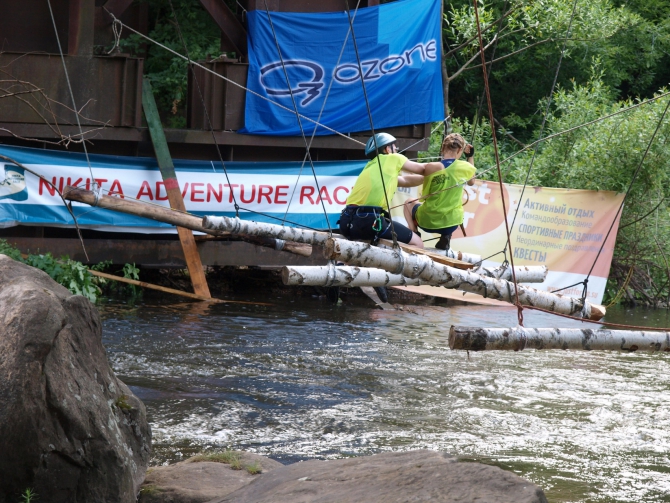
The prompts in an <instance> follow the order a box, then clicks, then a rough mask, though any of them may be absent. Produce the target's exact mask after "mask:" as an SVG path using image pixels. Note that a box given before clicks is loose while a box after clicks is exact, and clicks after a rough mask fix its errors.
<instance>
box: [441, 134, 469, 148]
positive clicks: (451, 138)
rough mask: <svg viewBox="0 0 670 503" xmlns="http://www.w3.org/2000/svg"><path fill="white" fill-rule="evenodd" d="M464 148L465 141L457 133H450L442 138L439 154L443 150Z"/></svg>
mask: <svg viewBox="0 0 670 503" xmlns="http://www.w3.org/2000/svg"><path fill="white" fill-rule="evenodd" d="M462 148H465V139H464V138H463V137H462V136H461V135H460V134H458V133H451V134H448V135H447V136H445V137H444V141H443V142H442V148H441V149H440V152H444V151H445V150H460V149H462Z"/></svg>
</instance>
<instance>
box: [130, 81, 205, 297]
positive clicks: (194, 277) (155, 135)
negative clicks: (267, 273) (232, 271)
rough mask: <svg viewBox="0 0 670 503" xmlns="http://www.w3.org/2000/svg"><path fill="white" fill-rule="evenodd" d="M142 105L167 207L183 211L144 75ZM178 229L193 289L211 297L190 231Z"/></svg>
mask: <svg viewBox="0 0 670 503" xmlns="http://www.w3.org/2000/svg"><path fill="white" fill-rule="evenodd" d="M142 108H143V109H144V115H145V117H146V119H147V125H148V127H149V134H150V135H151V142H152V143H153V145H154V151H155V153H156V160H157V161H158V166H159V168H160V170H161V175H162V176H163V182H164V183H165V190H166V192H167V196H168V200H169V201H170V207H172V208H173V209H175V210H177V211H182V212H183V211H186V207H185V206H184V199H183V198H182V196H181V190H180V189H179V182H178V181H177V174H176V173H175V170H174V164H173V163H172V157H171V156H170V151H169V150H168V145H167V141H166V140H165V133H164V132H163V125H162V124H161V121H160V117H159V115H158V108H157V107H156V100H155V99H154V95H153V92H152V90H151V83H150V82H149V80H148V79H147V78H145V79H144V82H143V84H142ZM177 233H178V234H179V241H180V242H181V245H182V249H183V250H184V258H185V259H186V266H187V268H188V272H189V274H190V276H191V283H192V284H193V290H194V291H195V293H196V294H197V295H199V296H201V297H206V298H210V297H211V296H212V295H211V294H210V293H209V286H207V279H206V278H205V271H204V269H203V267H202V262H201V260H200V255H199V254H198V249H197V248H196V246H195V239H194V238H193V232H191V231H190V230H188V229H185V228H183V227H177Z"/></svg>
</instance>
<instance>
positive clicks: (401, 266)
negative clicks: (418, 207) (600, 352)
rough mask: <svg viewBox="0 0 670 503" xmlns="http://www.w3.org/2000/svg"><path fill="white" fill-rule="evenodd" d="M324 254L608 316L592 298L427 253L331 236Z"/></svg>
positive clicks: (485, 293)
mask: <svg viewBox="0 0 670 503" xmlns="http://www.w3.org/2000/svg"><path fill="white" fill-rule="evenodd" d="M324 256H325V258H327V259H329V260H340V261H342V262H345V263H347V264H350V265H357V266H363V267H375V268H381V269H384V270H385V271H389V272H390V273H392V274H402V275H403V276H407V277H408V278H421V279H422V280H425V281H426V282H427V283H430V284H432V285H440V286H444V287H445V288H453V289H456V290H462V291H464V292H470V293H476V294H477V295H481V296H482V297H486V298H491V299H498V300H503V301H506V302H510V303H515V302H516V293H515V292H516V291H517V290H518V294H519V302H520V303H521V305H524V306H535V307H539V308H542V309H546V310H548V311H552V312H556V313H561V314H568V315H572V316H577V317H580V318H589V319H594V320H599V319H600V318H602V317H603V316H604V315H605V308H604V307H603V306H597V305H595V304H591V303H590V302H589V301H585V302H584V303H582V300H581V299H574V298H572V297H566V296H563V295H560V294H555V293H550V292H541V291H539V290H536V289H534V288H529V287H526V286H523V285H518V287H517V286H515V285H514V283H512V282H510V281H506V280H502V279H495V278H488V277H485V276H481V275H479V274H475V273H473V272H471V271H464V270H461V269H456V268H454V267H449V266H446V265H443V264H437V263H435V262H433V261H432V260H431V259H430V258H428V257H426V256H423V255H415V254H411V255H410V254H408V253H405V252H403V251H402V250H400V249H395V250H385V249H381V248H377V247H374V246H370V245H368V244H365V243H357V242H355V241H345V240H342V239H333V238H330V239H328V240H327V241H326V243H325V246H324Z"/></svg>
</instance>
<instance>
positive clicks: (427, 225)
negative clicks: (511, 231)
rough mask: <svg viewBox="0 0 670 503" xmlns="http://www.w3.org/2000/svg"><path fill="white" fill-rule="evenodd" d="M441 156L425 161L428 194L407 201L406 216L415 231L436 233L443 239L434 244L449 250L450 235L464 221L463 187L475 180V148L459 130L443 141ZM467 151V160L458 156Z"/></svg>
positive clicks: (424, 189) (425, 187)
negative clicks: (421, 230)
mask: <svg viewBox="0 0 670 503" xmlns="http://www.w3.org/2000/svg"><path fill="white" fill-rule="evenodd" d="M441 153H442V160H441V161H440V162H431V163H428V164H426V166H425V169H424V179H423V188H422V191H421V193H422V194H423V195H424V196H427V197H426V199H425V201H424V202H423V204H421V203H418V199H412V200H409V201H407V202H406V203H405V206H404V213H405V219H406V220H407V222H408V223H409V227H410V228H411V229H412V231H414V232H416V231H417V227H420V228H421V229H423V230H425V231H426V232H430V233H433V234H439V235H440V240H439V241H438V242H437V244H436V245H435V248H439V249H442V250H448V249H449V245H450V243H451V235H452V234H453V233H454V231H455V230H456V229H458V226H459V225H461V224H462V223H463V214H464V211H463V202H462V201H463V190H464V186H465V184H466V183H467V184H468V185H473V184H474V183H475V173H476V172H477V170H476V168H475V165H474V153H475V149H474V147H473V146H472V145H470V144H466V143H465V139H464V138H463V137H462V136H461V135H460V134H457V133H452V134H449V135H447V136H446V137H445V139H444V141H443V142H442V148H441ZM463 153H465V157H466V159H467V162H464V161H461V160H459V158H460V157H461V155H463Z"/></svg>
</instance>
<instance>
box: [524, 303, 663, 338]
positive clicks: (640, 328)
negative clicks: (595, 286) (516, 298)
mask: <svg viewBox="0 0 670 503" xmlns="http://www.w3.org/2000/svg"><path fill="white" fill-rule="evenodd" d="M524 308H526V309H532V310H534V311H541V312H543V313H547V314H553V315H555V316H560V317H562V318H568V319H571V320H575V321H581V322H582V323H596V324H598V325H605V326H607V327H618V328H629V329H635V330H652V331H658V332H670V327H645V326H643V325H625V324H623V323H611V322H609V321H596V320H588V319H585V318H577V317H576V316H571V315H569V314H562V313H555V312H554V311H549V310H548V309H543V308H541V307H536V306H524Z"/></svg>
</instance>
